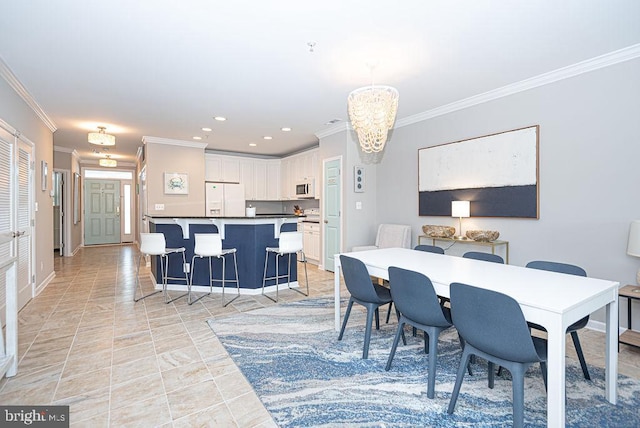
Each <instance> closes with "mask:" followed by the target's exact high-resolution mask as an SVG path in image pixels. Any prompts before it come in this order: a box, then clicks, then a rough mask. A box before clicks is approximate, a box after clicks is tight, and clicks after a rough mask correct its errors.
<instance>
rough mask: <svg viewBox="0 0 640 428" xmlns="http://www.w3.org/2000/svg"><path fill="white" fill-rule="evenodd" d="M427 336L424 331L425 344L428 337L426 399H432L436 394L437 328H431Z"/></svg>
mask: <svg viewBox="0 0 640 428" xmlns="http://www.w3.org/2000/svg"><path fill="white" fill-rule="evenodd" d="M429 333H430V334H429V335H427V332H426V331H425V332H424V334H425V343H426V340H427V336H428V337H429V350H430V352H429V373H427V398H433V397H434V396H435V394H436V364H438V336H439V335H440V334H439V331H438V329H437V328H432V330H431V331H430V332H429Z"/></svg>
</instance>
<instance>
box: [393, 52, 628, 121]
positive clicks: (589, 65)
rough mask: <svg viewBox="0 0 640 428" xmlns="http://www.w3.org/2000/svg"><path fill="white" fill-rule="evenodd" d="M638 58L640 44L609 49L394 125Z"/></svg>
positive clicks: (473, 104)
mask: <svg viewBox="0 0 640 428" xmlns="http://www.w3.org/2000/svg"><path fill="white" fill-rule="evenodd" d="M638 57H640V43H638V44H635V45H631V46H628V47H626V48H622V49H619V50H616V51H613V52H609V53H607V54H604V55H600V56H597V57H595V58H591V59H588V60H586V61H582V62H578V63H576V64H573V65H569V66H567V67H562V68H559V69H557V70H553V71H550V72H548V73H544V74H540V75H538V76H535V77H532V78H530V79H525V80H522V81H520V82H516V83H513V84H510V85H507V86H503V87H501V88H498V89H494V90H492V91H488V92H485V93H482V94H478V95H474V96H472V97H469V98H465V99H463V100H460V101H455V102H452V103H450V104H445V105H443V106H440V107H436V108H434V109H431V110H427V111H425V112H422V113H418V114H415V115H413V116H408V117H405V118H402V119H399V120H397V121H396V124H395V126H394V128H401V127H403V126H407V125H411V124H414V123H417V122H422V121H424V120H427V119H432V118H434V117H437V116H442V115H445V114H448V113H452V112H454V111H458V110H463V109H465V108H468V107H473V106H475V105H478V104H482V103H486V102H488V101H493V100H496V99H498V98H503V97H507V96H509V95H513V94H517V93H519V92H524V91H527V90H529V89H533V88H537V87H539V86H544V85H548V84H550V83H554V82H557V81H560V80H564V79H569V78H571V77H575V76H579V75H581V74H585V73H589V72H590V71H594V70H599V69H601V68H605V67H609V66H611V65H616V64H619V63H621V62H625V61H629V60H632V59H636V58H638Z"/></svg>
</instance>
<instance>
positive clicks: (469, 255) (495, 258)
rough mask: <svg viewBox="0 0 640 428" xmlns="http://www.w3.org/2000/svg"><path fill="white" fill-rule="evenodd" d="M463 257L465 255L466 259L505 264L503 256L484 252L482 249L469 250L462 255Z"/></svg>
mask: <svg viewBox="0 0 640 428" xmlns="http://www.w3.org/2000/svg"><path fill="white" fill-rule="evenodd" d="M462 257H464V258H465V259H474V260H482V261H485V262H492V263H502V264H504V259H503V258H502V257H501V256H499V255H497V254H491V253H483V252H481V251H467V252H466V253H464V254H463V255H462Z"/></svg>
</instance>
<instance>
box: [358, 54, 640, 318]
mask: <svg viewBox="0 0 640 428" xmlns="http://www.w3.org/2000/svg"><path fill="white" fill-rule="evenodd" d="M638 76H640V60H639V59H635V60H632V61H628V62H625V63H621V64H617V65H614V66H610V67H607V68H604V69H600V70H596V71H592V72H589V73H586V74H583V75H579V76H576V77H573V78H570V79H566V80H562V81H558V82H555V83H553V84H549V85H546V86H542V87H539V88H536V89H531V90H528V91H525V92H522V93H518V94H515V95H511V96H508V97H505V98H501V99H498V100H495V101H491V102H488V103H484V104H480V105H477V106H474V107H471V108H467V109H464V110H461V111H457V112H454V113H450V114H447V115H443V116H439V117H435V118H432V119H429V120H426V121H423V122H420V123H416V124H413V125H408V126H405V127H401V128H397V129H395V130H394V133H393V138H392V140H391V141H390V142H389V143H388V147H387V149H386V150H385V154H384V157H383V159H382V161H381V163H380V164H379V166H378V168H377V188H376V191H377V205H376V208H377V209H376V215H375V216H373V217H372V219H371V220H370V221H371V223H372V224H377V223H390V222H396V223H406V224H411V225H412V226H413V237H414V238H413V239H414V242H413V244H414V245H415V244H416V240H417V236H418V235H419V234H421V226H422V225H423V224H444V225H451V226H456V228H457V220H456V219H452V218H447V217H419V216H418V172H417V168H418V161H417V156H418V149H420V148H422V147H428V146H432V145H437V144H443V143H448V142H453V141H458V140H462V139H467V138H472V137H478V136H482V135H487V134H492V133H496V132H501V131H506V130H510V129H516V128H521V127H525V126H530V125H540V147H539V150H540V155H539V156H540V157H539V160H540V170H539V183H540V201H539V203H540V218H539V219H538V220H530V219H507V218H490V219H488V218H475V219H474V218H470V219H466V220H463V222H464V223H463V228H464V229H465V230H467V229H470V228H477V229H494V230H498V231H500V239H505V240H508V241H509V242H510V250H511V251H510V262H511V264H515V265H524V264H526V263H527V262H528V261H530V260H534V259H546V260H556V261H561V262H567V263H573V264H578V265H580V266H582V267H584V268H585V269H586V271H587V273H588V274H589V276H592V277H598V278H605V279H611V280H615V281H619V282H620V283H621V285H624V284H634V283H635V275H636V271H637V269H638V268H639V267H640V259H637V258H635V257H631V256H628V255H627V254H626V245H627V233H628V229H629V223H630V222H631V221H632V220H634V219H639V218H640V198H639V197H638V195H639V192H638V185H639V184H640V132H639V128H638V118H640V79H639V78H638ZM348 209H349V211H351V208H350V207H349V208H348ZM351 225H352V224H351V223H349V224H348V227H351ZM621 304H623V305H625V307H626V302H624V301H623V302H621ZM639 306H640V305H639ZM634 310H636V311H640V307H635V308H634ZM639 313H640V312H639ZM594 318H595V319H599V320H603V319H604V316H603V312H602V311H600V312H598V313H596V314H595V316H594ZM636 322H637V323H638V324H636ZM621 324H622V325H626V317H623V318H622V319H621ZM634 328H636V329H640V317H636V321H635V322H634Z"/></svg>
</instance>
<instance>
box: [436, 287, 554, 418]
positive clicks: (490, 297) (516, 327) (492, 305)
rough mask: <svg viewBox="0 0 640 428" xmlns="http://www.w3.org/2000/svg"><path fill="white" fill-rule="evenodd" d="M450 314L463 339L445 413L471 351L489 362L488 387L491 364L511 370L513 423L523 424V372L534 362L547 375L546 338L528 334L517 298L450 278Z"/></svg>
mask: <svg viewBox="0 0 640 428" xmlns="http://www.w3.org/2000/svg"><path fill="white" fill-rule="evenodd" d="M450 292H451V318H452V321H453V324H454V325H455V327H456V328H457V329H458V333H459V334H460V336H461V338H462V339H464V348H463V351H462V358H461V360H460V366H459V367H458V373H457V375H456V383H455V386H454V388H453V392H452V394H451V401H450V402H449V408H448V410H447V413H449V414H452V413H453V411H454V409H455V406H456V401H457V399H458V395H459V393H460V387H461V386H462V381H463V379H464V375H465V368H466V367H467V366H468V364H469V358H470V357H471V355H476V356H478V357H481V358H484V359H486V360H487V361H488V362H489V388H493V382H494V370H493V369H494V364H499V365H500V366H501V367H504V368H506V369H507V370H509V372H511V376H512V379H513V380H512V388H513V426H514V427H522V426H523V425H524V375H525V373H526V371H527V369H528V368H529V367H530V366H531V365H532V364H535V363H539V364H540V369H541V370H542V378H543V380H544V382H545V387H546V379H547V365H546V361H547V342H546V340H544V339H541V338H538V337H532V336H531V333H530V331H529V327H528V325H527V321H526V320H525V319H524V315H523V313H522V309H521V308H520V305H519V304H518V302H517V301H516V300H515V299H513V298H512V297H510V296H507V295H506V294H502V293H498V292H496V291H492V290H486V289H483V288H478V287H473V286H471V285H467V284H461V283H457V282H454V283H452V284H451V286H450Z"/></svg>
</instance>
